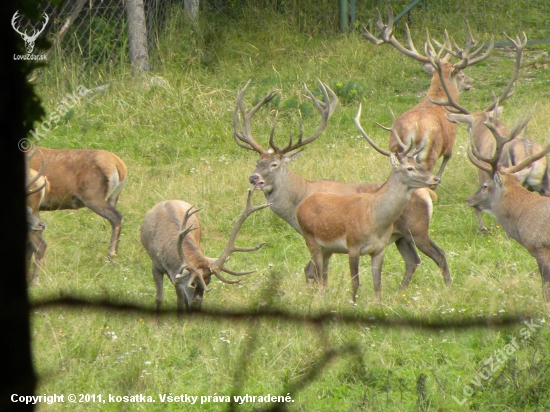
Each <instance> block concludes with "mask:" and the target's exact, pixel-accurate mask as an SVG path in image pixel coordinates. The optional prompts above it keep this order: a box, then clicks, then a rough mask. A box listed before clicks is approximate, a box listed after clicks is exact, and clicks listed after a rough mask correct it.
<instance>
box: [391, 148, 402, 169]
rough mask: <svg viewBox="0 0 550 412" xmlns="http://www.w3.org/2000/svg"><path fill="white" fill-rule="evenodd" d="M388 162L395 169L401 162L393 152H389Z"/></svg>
mask: <svg viewBox="0 0 550 412" xmlns="http://www.w3.org/2000/svg"><path fill="white" fill-rule="evenodd" d="M390 163H391V166H392V167H393V168H394V169H397V168H398V167H399V165H400V164H401V162H400V161H399V158H398V157H397V155H396V154H395V153H394V152H390Z"/></svg>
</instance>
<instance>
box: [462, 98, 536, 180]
mask: <svg viewBox="0 0 550 412" xmlns="http://www.w3.org/2000/svg"><path fill="white" fill-rule="evenodd" d="M496 106H498V99H496V102H495V107H496ZM535 107H536V104H535V105H534V106H533V108H532V109H531V110H530V111H529V112H528V113H527V114H526V113H525V112H524V113H522V115H521V116H520V117H519V118H518V120H516V123H515V124H514V126H513V127H512V129H511V130H510V133H509V134H508V136H506V137H502V136H501V134H500V133H499V132H498V130H497V127H496V125H495V120H496V117H497V114H496V113H493V115H492V116H490V117H489V118H488V119H487V120H486V121H485V122H484V124H485V126H487V128H488V129H489V130H490V131H491V133H492V134H493V136H494V138H495V143H496V147H495V152H494V153H493V156H491V157H484V156H482V155H481V154H480V153H479V152H478V150H477V149H476V147H475V145H474V143H473V141H472V142H471V148H470V149H469V153H468V157H470V161H472V163H474V165H476V166H477V167H479V168H480V169H482V170H484V171H485V172H487V173H489V174H490V175H491V176H493V175H494V174H495V173H496V172H497V171H498V168H499V166H498V161H499V159H500V155H501V153H502V150H503V148H504V145H505V144H506V143H508V142H509V141H511V140H513V139H515V138H516V137H517V136H518V135H519V134H520V133H521V131H522V130H523V129H524V128H525V127H526V126H527V124H528V123H529V121H530V120H531V117H533V113H534V112H535ZM470 138H471V137H470ZM470 151H471V154H472V155H473V156H474V157H475V159H476V160H478V162H475V161H474V160H473V159H472V157H471V156H470ZM540 153H541V152H539V153H537V154H536V155H532V156H529V157H528V158H526V159H525V160H523V161H522V162H520V163H519V164H517V165H515V166H513V167H511V168H508V173H514V172H517V171H519V170H521V169H523V168H525V167H526V166H527V165H529V164H531V163H532V162H534V161H535V160H537V159H539V158H541V157H542V156H544V154H543V155H540ZM538 155H540V156H539V157H538V158H537V157H536V156H538ZM479 162H482V163H484V164H485V165H484V166H483V167H482V166H480V163H479ZM487 165H489V166H490V169H488V167H487Z"/></svg>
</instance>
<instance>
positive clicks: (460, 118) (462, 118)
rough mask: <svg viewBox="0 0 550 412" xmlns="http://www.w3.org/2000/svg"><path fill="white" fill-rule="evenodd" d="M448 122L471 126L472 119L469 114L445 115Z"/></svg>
mask: <svg viewBox="0 0 550 412" xmlns="http://www.w3.org/2000/svg"><path fill="white" fill-rule="evenodd" d="M445 117H446V118H447V120H448V121H450V122H451V123H460V124H469V125H471V124H472V121H473V117H472V115H470V114H460V113H447V114H446V115H445Z"/></svg>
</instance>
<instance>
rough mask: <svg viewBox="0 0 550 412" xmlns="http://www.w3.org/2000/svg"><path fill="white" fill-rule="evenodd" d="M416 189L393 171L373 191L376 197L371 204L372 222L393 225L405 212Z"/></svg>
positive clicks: (383, 225)
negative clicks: (378, 187)
mask: <svg viewBox="0 0 550 412" xmlns="http://www.w3.org/2000/svg"><path fill="white" fill-rule="evenodd" d="M415 189H416V188H412V187H410V186H409V185H407V184H405V183H403V182H402V181H401V180H400V179H399V177H398V176H397V174H396V173H395V172H393V171H392V173H391V175H390V177H389V178H388V180H386V182H385V183H384V184H383V185H382V186H381V187H380V189H378V190H377V191H376V192H374V193H373V196H374V199H373V201H372V202H370V206H369V207H370V210H369V213H370V214H371V216H372V218H373V219H372V222H374V224H375V225H376V226H380V227H387V226H390V225H392V224H393V223H394V222H395V221H397V219H399V216H401V214H402V213H403V210H404V209H405V206H406V205H407V202H408V201H409V199H410V198H411V195H412V193H413V192H414V190H415Z"/></svg>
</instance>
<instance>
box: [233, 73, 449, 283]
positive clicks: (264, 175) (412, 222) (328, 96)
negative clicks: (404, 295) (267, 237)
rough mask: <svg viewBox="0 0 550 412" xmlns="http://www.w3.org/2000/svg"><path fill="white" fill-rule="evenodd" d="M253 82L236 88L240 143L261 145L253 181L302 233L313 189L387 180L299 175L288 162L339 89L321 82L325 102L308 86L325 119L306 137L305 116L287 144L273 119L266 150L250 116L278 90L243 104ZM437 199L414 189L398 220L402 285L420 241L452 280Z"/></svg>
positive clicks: (347, 190)
mask: <svg viewBox="0 0 550 412" xmlns="http://www.w3.org/2000/svg"><path fill="white" fill-rule="evenodd" d="M249 84H250V81H248V82H247V83H246V85H245V86H244V87H243V88H242V89H241V90H240V91H239V92H238V94H237V104H236V106H235V111H234V113H233V130H234V138H235V141H236V143H237V144H238V145H239V146H240V147H243V148H245V149H248V150H253V151H256V152H257V153H258V154H259V155H260V159H259V160H258V162H257V163H256V170H254V172H253V173H252V174H251V175H250V178H249V180H250V183H251V184H252V185H254V189H259V190H262V191H263V193H264V195H265V198H266V200H267V202H268V203H270V204H271V206H270V208H271V210H272V211H273V212H274V213H275V214H276V215H277V216H279V217H280V218H281V219H283V220H284V221H285V222H287V223H288V224H289V225H290V226H292V227H293V228H294V229H295V230H296V231H297V232H298V233H299V234H302V229H301V228H300V226H299V224H298V220H297V219H296V210H297V208H298V205H299V204H300V203H301V202H302V201H303V200H304V199H305V198H307V197H308V196H310V195H312V194H313V193H317V192H328V193H334V194H340V195H350V194H353V193H367V192H374V191H375V190H377V189H378V188H379V187H380V186H382V182H375V183H359V184H349V183H343V182H338V181H334V180H307V179H304V178H302V177H300V176H298V175H297V174H296V173H294V172H293V171H292V170H290V168H289V167H288V165H289V164H290V163H292V162H294V161H295V160H296V159H297V158H298V156H299V155H300V154H301V151H296V150H298V149H301V148H303V147H304V146H305V145H307V144H309V143H311V142H313V141H314V140H315V139H317V138H318V137H319V136H320V135H321V133H322V132H323V130H324V129H325V127H326V125H327V123H328V120H329V118H330V116H331V115H332V112H333V111H334V109H335V107H336V105H337V103H338V99H337V97H336V95H335V94H334V92H333V91H332V90H331V89H330V88H329V87H328V86H326V85H325V84H323V83H321V82H319V85H320V87H321V91H322V93H323V101H322V102H321V101H319V100H317V99H316V98H315V97H314V96H313V94H312V93H311V92H310V91H309V90H308V89H307V87H305V86H304V88H305V92H306V97H308V98H309V100H310V101H311V102H313V105H314V106H315V108H316V109H317V111H318V112H319V113H320V115H321V124H320V125H319V126H318V127H317V130H316V131H315V132H314V133H313V134H312V135H310V136H308V137H306V138H304V136H303V130H302V126H301V121H300V134H299V138H298V141H292V140H291V141H290V142H289V144H288V145H287V146H285V147H284V148H280V147H279V146H277V145H276V144H275V142H274V132H275V124H273V126H272V129H271V137H270V139H269V146H270V149H268V150H265V149H264V148H263V147H262V146H261V145H260V144H259V143H258V142H257V141H255V140H254V139H253V137H252V128H251V124H250V122H251V119H252V116H254V114H256V113H257V111H258V110H259V109H260V108H261V107H262V106H263V105H265V104H266V103H268V102H269V101H271V100H272V99H273V97H275V95H276V94H277V92H276V91H273V92H271V93H268V94H267V95H266V96H265V97H264V98H263V99H262V100H261V101H260V102H259V103H258V104H257V105H256V106H254V107H253V108H251V109H250V110H248V111H247V110H246V109H245V105H244V95H245V92H246V89H247V87H248V85H249ZM241 118H242V121H241ZM435 199H436V196H435V193H434V192H433V191H431V190H429V189H419V190H415V191H414V192H413V194H412V196H411V199H410V200H409V202H408V203H407V205H406V206H405V209H404V210H403V213H402V214H401V216H400V217H399V219H398V220H397V222H396V224H395V225H394V229H393V230H394V233H393V237H392V241H394V242H395V244H396V246H397V248H398V250H399V252H400V253H401V255H402V256H403V259H404V261H405V275H404V276H403V281H402V283H401V287H402V288H405V287H406V286H407V285H408V284H409V282H410V280H411V279H412V276H413V274H414V271H415V270H416V267H417V266H418V265H419V264H420V258H419V257H418V254H417V252H416V249H415V246H416V247H418V249H420V250H421V251H422V252H423V253H424V254H426V255H427V256H428V257H430V258H431V259H432V260H433V261H434V262H435V263H436V264H437V266H438V267H439V269H440V270H441V274H442V276H443V279H444V280H445V283H446V284H447V285H450V284H451V283H452V280H451V275H450V272H449V267H448V265H447V260H446V258H445V252H444V251H443V250H442V249H441V248H440V247H439V246H437V245H436V244H435V242H434V241H433V240H432V239H431V238H430V235H429V227H430V219H431V216H432V209H433V204H432V201H433V200H435ZM327 264H328V261H327ZM326 270H328V269H326ZM305 274H306V281H307V280H311V279H314V276H313V274H314V267H313V264H312V262H309V263H308V265H307V267H306V269H305Z"/></svg>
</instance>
